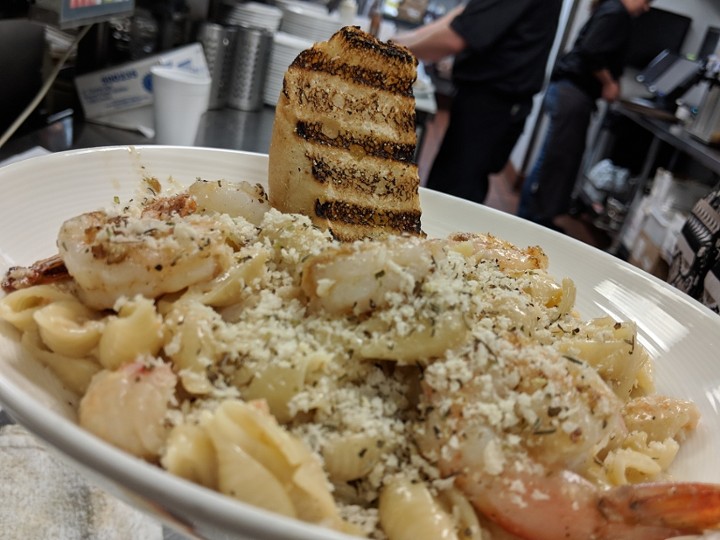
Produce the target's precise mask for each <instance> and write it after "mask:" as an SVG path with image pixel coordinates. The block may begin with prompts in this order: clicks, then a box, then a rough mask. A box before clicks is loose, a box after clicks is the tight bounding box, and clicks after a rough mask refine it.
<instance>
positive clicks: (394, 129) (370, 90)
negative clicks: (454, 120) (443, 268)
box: [269, 27, 422, 240]
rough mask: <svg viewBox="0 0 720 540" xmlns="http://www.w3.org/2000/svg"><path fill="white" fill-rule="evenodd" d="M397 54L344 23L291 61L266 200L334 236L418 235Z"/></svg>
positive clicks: (406, 90)
mask: <svg viewBox="0 0 720 540" xmlns="http://www.w3.org/2000/svg"><path fill="white" fill-rule="evenodd" d="M416 67H417V60H416V59H415V57H414V56H412V54H411V53H410V52H409V51H408V50H407V49H405V48H403V47H400V46H397V45H394V44H392V43H383V42H380V41H378V40H377V39H375V38H374V37H372V36H370V35H369V34H366V33H365V32H362V31H361V30H360V29H359V28H356V27H345V28H343V29H341V30H340V31H339V32H337V33H336V34H335V35H334V36H333V37H332V38H331V39H330V40H329V41H327V42H323V43H318V44H315V45H314V46H313V47H312V48H311V49H308V50H306V51H303V52H302V53H300V54H299V55H298V57H297V58H296V59H295V60H294V61H293V63H292V64H291V65H290V67H289V68H288V71H287V73H286V74H285V79H284V82H283V91H282V93H281V95H280V99H279V100H278V104H277V107H276V113H275V125H274V127H273V135H272V141H271V145H270V164H269V186H270V203H271V204H272V205H273V206H274V207H276V208H278V209H279V210H282V211H285V212H299V213H304V214H307V215H308V216H310V218H311V219H312V220H313V222H314V223H315V224H316V225H318V226H320V227H323V228H326V229H329V230H330V231H331V232H332V233H333V235H335V236H336V237H337V238H339V239H342V240H353V239H356V238H364V237H377V236H384V235H387V234H401V233H410V234H422V231H421V227H420V217H421V213H420V202H419V184H420V182H419V176H418V172H417V165H416V164H415V163H414V162H413V159H414V154H415V146H416V142H417V141H416V134H415V100H414V98H413V94H412V85H413V83H414V81H415V77H416Z"/></svg>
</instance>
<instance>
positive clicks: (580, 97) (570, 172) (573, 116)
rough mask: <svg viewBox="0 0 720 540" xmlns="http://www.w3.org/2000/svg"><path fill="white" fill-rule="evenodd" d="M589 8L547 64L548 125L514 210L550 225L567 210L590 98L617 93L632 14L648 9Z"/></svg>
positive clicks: (607, 3) (633, 5)
mask: <svg viewBox="0 0 720 540" xmlns="http://www.w3.org/2000/svg"><path fill="white" fill-rule="evenodd" d="M591 9H592V10H593V11H592V13H591V15H590V18H589V19H588V21H587V22H586V23H585V25H584V26H583V27H582V28H581V30H580V32H579V33H578V36H577V38H576V40H575V42H574V44H573V47H572V48H571V50H570V51H569V52H568V53H567V54H565V55H564V56H563V57H562V58H560V59H559V60H558V62H557V64H556V65H555V68H554V69H553V73H552V77H551V83H550V86H549V87H548V90H547V92H546V94H545V102H544V103H545V112H546V113H547V115H548V117H549V120H550V121H549V125H548V128H547V131H546V134H545V139H544V141H543V144H542V147H541V149H540V153H539V155H538V158H537V160H536V161H535V165H534V166H533V169H532V171H531V173H530V175H529V176H528V177H527V179H526V180H525V183H524V185H523V190H522V195H521V197H520V204H519V207H518V212H517V213H518V215H519V216H520V217H523V218H525V219H529V220H531V221H534V222H536V223H540V224H541V225H545V226H546V227H550V228H553V229H558V226H557V225H556V224H555V223H554V219H555V218H556V217H557V216H560V215H562V214H565V213H567V211H568V210H569V207H570V203H571V200H572V192H573V188H574V186H575V181H576V179H577V176H578V171H579V169H580V165H581V163H582V157H583V154H584V152H585V139H586V137H587V130H588V127H589V125H590V119H591V117H592V114H593V112H594V111H595V110H596V101H597V100H598V99H600V98H602V99H604V100H605V101H607V102H613V101H615V100H616V99H617V98H618V97H619V96H620V85H619V83H618V80H619V79H620V76H621V75H622V72H623V69H624V67H625V54H626V50H627V47H628V44H629V42H630V36H631V32H632V19H633V17H637V16H638V15H641V14H642V13H645V12H646V11H648V10H649V9H650V0H596V1H595V2H593V4H592V5H591Z"/></svg>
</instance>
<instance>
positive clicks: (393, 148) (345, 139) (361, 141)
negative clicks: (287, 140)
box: [295, 120, 415, 162]
mask: <svg viewBox="0 0 720 540" xmlns="http://www.w3.org/2000/svg"><path fill="white" fill-rule="evenodd" d="M295 133H296V134H297V135H298V137H300V138H301V139H304V140H306V141H308V142H313V143H317V144H322V145H325V146H332V147H334V148H342V149H344V150H352V149H354V151H356V152H357V151H359V150H362V151H363V152H365V154H367V155H369V156H374V157H378V158H383V159H390V160H394V161H404V162H412V160H413V157H414V156H415V145H414V144H403V143H397V142H393V141H388V140H382V139H379V138H377V137H362V136H360V137H356V136H353V135H350V134H346V133H338V134H337V136H335V137H331V136H329V135H326V134H325V133H324V132H323V124H322V123H321V122H307V121H305V120H298V122H297V123H296V124H295Z"/></svg>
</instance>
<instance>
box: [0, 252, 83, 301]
mask: <svg viewBox="0 0 720 540" xmlns="http://www.w3.org/2000/svg"><path fill="white" fill-rule="evenodd" d="M69 278H70V274H69V273H68V271H67V268H66V267H65V263H64V262H63V260H62V258H60V255H52V256H51V257H48V258H47V259H42V260H39V261H37V262H35V263H33V265H32V266H27V267H26V266H13V267H11V268H10V269H9V270H8V271H7V273H6V274H5V276H4V278H3V279H2V290H3V291H5V292H7V293H9V292H12V291H16V290H19V289H26V288H28V287H31V286H33V285H41V284H46V283H56V282H58V281H64V280H66V279H69Z"/></svg>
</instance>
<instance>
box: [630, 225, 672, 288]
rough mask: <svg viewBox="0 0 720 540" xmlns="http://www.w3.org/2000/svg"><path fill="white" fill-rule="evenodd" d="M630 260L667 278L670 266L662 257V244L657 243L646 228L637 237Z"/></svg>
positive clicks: (655, 274) (650, 271) (654, 273)
mask: <svg viewBox="0 0 720 540" xmlns="http://www.w3.org/2000/svg"><path fill="white" fill-rule="evenodd" d="M629 262H630V264H632V265H633V266H637V267H638V268H641V269H643V270H645V271H646V272H648V273H649V274H652V275H654V276H657V277H659V278H660V279H662V280H665V279H667V275H668V270H669V266H668V263H667V261H665V259H663V257H662V250H661V246H659V245H657V244H655V243H654V242H653V240H652V238H651V237H650V236H649V235H648V234H647V233H646V232H645V231H644V230H641V231H640V234H638V236H637V238H636V239H635V244H634V245H633V247H632V251H631V252H630V258H629Z"/></svg>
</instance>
